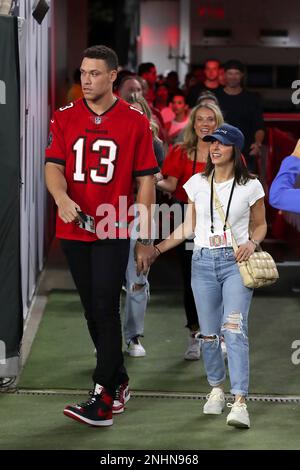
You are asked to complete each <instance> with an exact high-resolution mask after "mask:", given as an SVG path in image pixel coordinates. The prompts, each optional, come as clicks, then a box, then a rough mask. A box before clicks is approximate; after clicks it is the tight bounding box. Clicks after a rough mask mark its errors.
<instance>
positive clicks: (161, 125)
mask: <svg viewBox="0 0 300 470" xmlns="http://www.w3.org/2000/svg"><path fill="white" fill-rule="evenodd" d="M137 78H138V80H139V81H140V84H141V87H142V92H143V97H144V98H145V100H146V101H147V103H148V104H149V106H150V109H151V113H152V115H153V118H154V120H155V121H156V123H157V125H158V128H159V132H158V137H159V138H160V139H161V140H162V141H163V142H165V141H166V138H167V136H166V129H165V123H164V120H163V118H162V115H161V113H160V111H159V109H157V108H156V107H155V106H154V104H153V102H152V104H151V101H149V100H148V99H147V96H148V95H149V84H148V82H147V80H145V79H144V78H142V77H140V76H139V75H138V76H137Z"/></svg>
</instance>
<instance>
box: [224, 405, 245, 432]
mask: <svg viewBox="0 0 300 470" xmlns="http://www.w3.org/2000/svg"><path fill="white" fill-rule="evenodd" d="M227 406H228V408H231V411H230V413H229V415H228V416H227V420H226V422H227V424H229V426H235V427H236V428H247V429H249V428H250V418H249V413H248V411H247V405H246V403H240V402H239V401H236V402H234V403H227Z"/></svg>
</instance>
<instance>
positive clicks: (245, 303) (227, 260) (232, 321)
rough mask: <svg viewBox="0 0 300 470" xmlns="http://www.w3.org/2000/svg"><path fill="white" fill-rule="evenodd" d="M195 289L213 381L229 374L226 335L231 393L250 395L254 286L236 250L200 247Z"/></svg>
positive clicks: (195, 263)
mask: <svg viewBox="0 0 300 470" xmlns="http://www.w3.org/2000/svg"><path fill="white" fill-rule="evenodd" d="M192 289H193V292H194V297H195V302H196V307H197V312H198V317H199V324H200V332H201V333H200V335H201V336H200V338H201V346H202V354H203V360H204V366H205V369H206V373H207V379H208V382H209V384H210V385H211V386H213V387H214V386H218V385H220V384H221V383H222V382H223V381H224V380H225V377H226V370H225V363H224V359H223V357H222V352H221V347H220V340H219V338H220V335H224V338H225V343H226V346H227V358H228V370H229V376H230V382H231V393H232V394H233V395H243V396H246V395H247V394H248V388H249V341H248V313H249V309H250V305H251V300H252V296H253V289H248V288H247V287H245V286H244V284H243V281H242V278H241V275H240V272H239V268H238V265H237V263H236V261H235V256H234V251H233V249H232V248H217V249H213V250H210V249H208V248H197V247H196V248H195V250H194V253H193V257H192ZM208 337H210V338H208Z"/></svg>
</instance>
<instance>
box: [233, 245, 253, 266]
mask: <svg viewBox="0 0 300 470" xmlns="http://www.w3.org/2000/svg"><path fill="white" fill-rule="evenodd" d="M255 248H256V246H255V245H254V243H253V242H251V241H250V240H249V241H248V242H247V243H243V245H240V246H239V248H238V250H237V252H236V254H235V257H236V260H237V262H240V261H247V260H248V259H249V257H250V256H251V255H252V254H253V253H254V251H255Z"/></svg>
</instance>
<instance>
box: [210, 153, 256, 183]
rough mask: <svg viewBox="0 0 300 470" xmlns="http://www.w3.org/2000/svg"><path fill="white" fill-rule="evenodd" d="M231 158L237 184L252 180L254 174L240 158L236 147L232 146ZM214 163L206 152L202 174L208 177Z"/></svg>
mask: <svg viewBox="0 0 300 470" xmlns="http://www.w3.org/2000/svg"><path fill="white" fill-rule="evenodd" d="M231 157H232V160H233V161H234V176H235V179H236V182H237V184H246V183H247V182H248V181H249V180H253V179H255V178H256V176H254V175H252V174H251V173H250V172H249V170H248V168H247V167H246V165H245V164H244V162H243V160H242V158H241V151H240V149H239V148H238V147H235V146H232V156H231ZM214 168H215V165H214V164H213V163H212V161H211V158H210V153H209V154H208V158H207V162H206V166H205V170H204V175H205V176H206V178H208V177H209V175H210V174H211V172H212V171H213V170H214Z"/></svg>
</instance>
